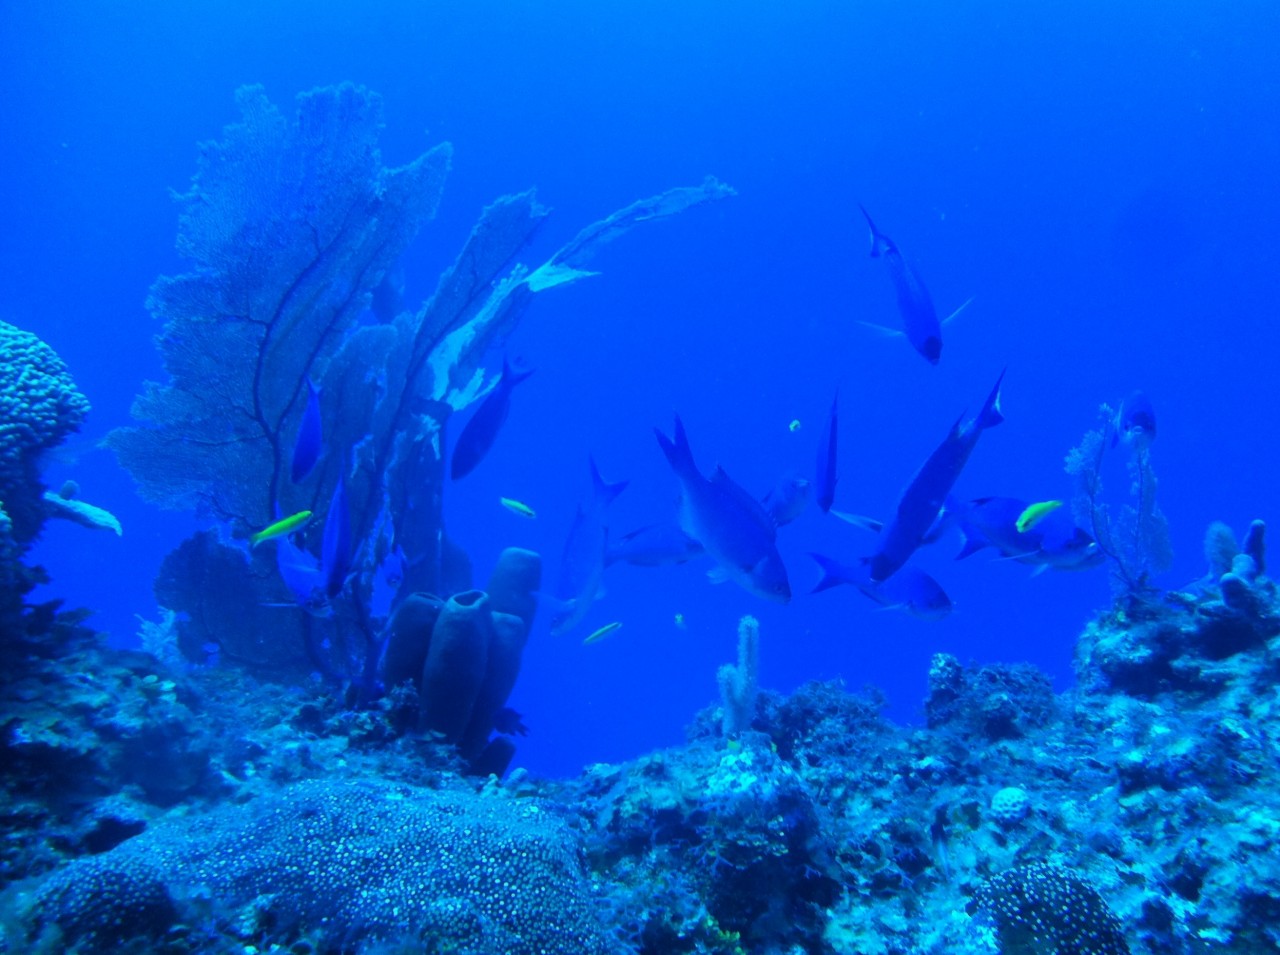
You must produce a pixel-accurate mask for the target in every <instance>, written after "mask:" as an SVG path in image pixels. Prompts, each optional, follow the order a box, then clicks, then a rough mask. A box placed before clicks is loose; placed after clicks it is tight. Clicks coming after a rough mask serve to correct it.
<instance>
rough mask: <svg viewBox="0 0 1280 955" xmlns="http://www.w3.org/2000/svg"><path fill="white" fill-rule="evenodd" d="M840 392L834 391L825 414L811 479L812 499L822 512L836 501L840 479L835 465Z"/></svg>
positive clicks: (826, 511)
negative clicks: (824, 424)
mask: <svg viewBox="0 0 1280 955" xmlns="http://www.w3.org/2000/svg"><path fill="white" fill-rule="evenodd" d="M839 404H840V393H839V392H836V395H835V397H834V398H832V399H831V411H830V413H828V415H827V427H826V428H825V429H824V430H823V432H822V437H821V439H820V443H819V445H818V467H817V473H816V475H815V477H814V479H813V499H814V500H815V501H816V502H817V504H818V507H820V508H821V509H822V513H824V514H827V513H829V512H830V511H831V505H833V504H834V503H835V502H836V482H837V481H838V480H839V479H840V475H839V474H838V473H837V467H836V432H837V430H838V427H839V417H840V409H839Z"/></svg>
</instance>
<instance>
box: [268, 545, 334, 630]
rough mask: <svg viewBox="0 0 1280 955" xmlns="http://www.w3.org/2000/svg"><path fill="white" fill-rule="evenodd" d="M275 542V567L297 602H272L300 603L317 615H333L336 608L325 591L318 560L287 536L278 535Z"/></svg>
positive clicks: (300, 605)
mask: <svg viewBox="0 0 1280 955" xmlns="http://www.w3.org/2000/svg"><path fill="white" fill-rule="evenodd" d="M275 544H276V568H277V570H279V572H280V579H281V580H283V581H284V585H285V586H286V587H288V588H289V593H291V594H293V599H294V602H293V603H292V604H278V605H277V604H270V605H269V606H281V607H292V606H297V607H300V608H301V609H303V610H305V611H306V612H307V613H310V614H313V615H315V616H318V617H328V616H332V614H333V611H332V609H331V608H330V607H329V602H328V600H327V599H326V598H325V594H324V570H323V569H322V568H321V566H320V563H319V561H317V560H316V559H315V558H314V557H312V556H311V555H310V554H309V553H307V551H305V550H303V549H302V548H301V547H299V546H297V545H296V544H294V543H293V541H291V540H289V538H288V537H280V538H277V539H276V542H275Z"/></svg>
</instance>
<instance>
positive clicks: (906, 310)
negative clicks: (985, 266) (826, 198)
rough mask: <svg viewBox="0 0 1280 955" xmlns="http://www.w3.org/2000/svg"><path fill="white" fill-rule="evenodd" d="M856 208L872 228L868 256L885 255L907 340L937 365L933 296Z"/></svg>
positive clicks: (938, 338) (939, 327) (938, 334)
mask: <svg viewBox="0 0 1280 955" xmlns="http://www.w3.org/2000/svg"><path fill="white" fill-rule="evenodd" d="M858 208H859V209H862V215H863V216H864V217H865V218H866V220H867V225H868V226H869V227H870V228H871V257H872V258H879V259H884V262H885V265H886V266H887V267H888V269H889V278H890V280H892V282H893V290H894V292H895V293H896V294H897V297H898V314H899V315H900V316H901V318H902V330H903V332H905V333H906V336H907V341H909V342H910V343H911V347H912V348H914V349H915V350H916V351H917V352H919V353H920V354H921V355H922V356H924V359H925V360H926V361H927V362H929V364H931V365H936V364H937V363H938V360H939V359H940V358H941V357H942V323H941V322H939V321H938V313H937V310H936V309H935V308H934V307H933V298H932V297H931V296H930V295H929V290H928V289H927V288H925V285H924V282H923V281H922V280H921V279H920V274H919V273H918V272H917V271H916V270H915V268H914V267H913V266H912V265H911V263H909V262H908V261H907V260H906V259H904V258H903V257H902V253H901V252H899V251H898V246H897V244H895V243H894V241H893V240H892V239H890V238H889V237H888V236H887V235H885V234H884V233H883V232H881V231H880V230H879V229H877V228H876V224H875V223H874V222H872V221H871V216H870V215H869V214H868V213H867V210H866V209H863V208H862V206H858ZM961 307H962V308H963V306H961Z"/></svg>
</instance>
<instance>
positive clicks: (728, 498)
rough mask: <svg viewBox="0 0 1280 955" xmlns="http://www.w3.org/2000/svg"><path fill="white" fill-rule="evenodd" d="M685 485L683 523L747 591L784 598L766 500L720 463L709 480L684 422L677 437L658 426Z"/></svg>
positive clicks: (786, 586) (783, 574) (787, 595)
mask: <svg viewBox="0 0 1280 955" xmlns="http://www.w3.org/2000/svg"><path fill="white" fill-rule="evenodd" d="M654 431H655V434H656V435H657V437H658V444H659V445H660V446H661V447H662V452H663V454H665V455H666V458H667V462H668V463H669V464H670V465H671V469H672V470H673V471H675V474H676V477H677V478H678V479H679V481H680V485H681V491H682V493H681V505H680V527H681V529H682V530H683V531H684V532H685V533H686V534H688V535H689V536H690V537H692V538H693V539H694V540H696V541H697V542H698V543H700V544H701V545H702V546H703V547H704V548H705V549H706V551H707V553H708V554H709V555H710V556H711V557H712V558H714V559H715V561H716V563H717V565H718V568H719V572H720V573H721V574H722V575H723V576H724V578H725V579H728V580H732V581H734V582H735V583H737V584H738V585H740V586H741V587H743V588H744V589H746V590H747V591H749V592H751V593H753V594H756V595H757V596H760V597H764V598H766V599H768V600H776V601H780V602H782V603H786V602H787V601H789V600H790V599H791V585H790V583H788V581H787V570H786V567H785V566H784V565H783V563H782V557H781V556H780V555H779V554H778V547H777V540H776V539H777V527H776V526H775V525H774V522H773V518H771V517H770V516H769V512H768V511H767V510H765V507H764V505H763V504H761V503H760V502H759V501H757V500H756V499H755V498H754V497H752V496H751V495H750V494H749V493H747V492H746V491H745V490H743V488H742V487H740V486H739V485H738V484H735V483H734V481H733V479H732V478H730V477H729V475H728V474H726V473H725V471H724V469H723V468H719V467H717V468H716V470H715V473H714V474H713V475H712V476H711V478H710V480H708V479H707V478H705V477H703V476H702V473H701V472H700V471H699V470H698V466H697V465H696V464H695V463H694V460H693V452H692V451H691V450H690V448H689V439H688V438H687V437H686V435H685V432H684V424H683V423H682V422H681V421H680V418H679V417H677V418H676V421H675V432H674V435H673V437H671V438H668V437H667V436H666V435H665V434H663V433H662V431H660V430H658V429H656V428H655V429H654Z"/></svg>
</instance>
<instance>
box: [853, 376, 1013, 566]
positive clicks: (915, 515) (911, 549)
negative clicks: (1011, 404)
mask: <svg viewBox="0 0 1280 955" xmlns="http://www.w3.org/2000/svg"><path fill="white" fill-rule="evenodd" d="M1003 381H1004V372H1003V371H1002V372H1000V377H999V378H997V379H996V383H995V387H993V388H992V389H991V393H990V394H989V395H988V396H987V400H986V401H985V402H983V405H982V410H981V411H979V412H978V414H977V416H976V417H975V418H974V419H973V420H972V421H969V422H968V423H962V422H964V417H963V415H962V416H961V417H960V418H959V419H957V420H956V423H955V424H954V425H953V426H952V428H951V432H950V433H949V434H948V435H947V437H946V438H945V439H944V440H943V442H942V443H941V444H940V445H938V447H937V448H936V449H935V450H934V452H933V453H932V454H931V455H929V457H928V459H927V460H926V461H925V462H924V464H922V465H921V466H920V470H918V471H917V472H916V474H915V476H914V477H913V478H912V479H911V482H910V483H909V484H908V485H907V489H906V490H905V491H904V492H903V494H902V498H901V500H899V501H898V507H897V510H896V512H895V513H894V515H893V519H892V520H891V521H889V523H888V524H886V525H885V528H884V530H883V531H882V532H881V533H880V537H879V539H878V540H877V541H876V549H875V552H874V553H873V554H872V555H871V556H870V557H869V558H868V559H867V562H868V565H869V568H870V571H871V579H872V580H873V581H876V582H877V583H878V582H880V581H884V580H888V579H889V578H890V577H892V576H893V574H894V573H896V572H897V570H898V569H899V568H900V567H902V565H903V564H905V563H906V562H907V560H908V559H909V558H910V557H911V555H912V554H914V553H915V552H916V548H918V547H919V546H920V545H921V544H922V543H923V542H924V540H925V537H926V536H927V535H928V533H929V530H930V528H932V527H933V526H934V524H935V523H936V521H937V520H938V515H939V514H940V513H941V512H942V510H943V508H944V506H945V505H946V501H947V496H948V495H949V494H950V493H951V488H952V487H953V486H954V485H955V483H956V479H957V478H959V477H960V472H961V471H962V470H964V466H965V464H966V463H968V461H969V456H970V455H972V454H973V449H974V448H975V447H977V444H978V438H980V437H981V436H982V432H983V431H985V430H987V429H988V428H994V427H995V426H996V425H998V424H999V423H1000V422H1001V421H1003V420H1004V415H1003V414H1002V413H1001V411H1000V385H1001V383H1002V382H1003ZM1019 513H1021V512H1019ZM1015 520H1016V517H1015Z"/></svg>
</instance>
